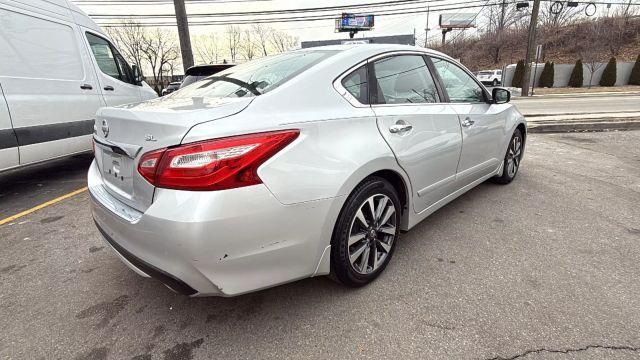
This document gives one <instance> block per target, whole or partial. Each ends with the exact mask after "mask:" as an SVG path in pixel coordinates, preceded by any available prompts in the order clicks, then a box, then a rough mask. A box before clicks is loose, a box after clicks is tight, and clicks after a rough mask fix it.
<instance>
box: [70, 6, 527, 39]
mask: <svg viewBox="0 0 640 360" xmlns="http://www.w3.org/2000/svg"><path fill="white" fill-rule="evenodd" d="M72 1H73V2H74V3H75V4H76V5H78V6H79V7H80V8H81V9H82V10H83V11H85V12H86V13H88V14H89V15H90V16H91V15H99V14H113V15H117V16H118V17H119V18H126V17H127V16H126V15H128V14H137V15H147V14H173V13H174V8H173V4H172V3H171V2H170V1H167V0H159V1H162V2H158V3H150V4H149V3H147V4H136V5H122V4H121V3H120V5H115V4H113V2H115V1H116V0H95V1H94V2H92V3H90V2H88V1H90V0H75V1H74V0H72ZM134 1H147V2H148V1H150V0H130V1H128V2H127V3H133V2H134ZM187 1H189V0H187ZM199 1H207V0H199ZM216 1H225V0H208V1H207V3H201V4H198V3H196V2H195V1H191V2H187V3H186V7H187V14H188V15H189V14H198V13H220V12H223V13H228V12H247V11H269V10H288V9H300V8H313V7H327V6H336V5H352V4H363V3H378V2H384V0H342V1H336V0H324V1H320V0H259V1H249V0H231V1H229V0H226V1H229V2H224V3H216ZM109 2H111V4H109ZM492 2H493V0H492ZM484 3H486V1H484V0H477V1H464V0H429V1H415V2H412V3H407V4H402V5H394V6H387V7H377V8H368V9H367V8H360V9H356V10H354V11H353V12H357V13H373V14H376V13H378V14H380V13H384V12H388V11H392V10H395V9H397V11H402V10H401V9H406V10H404V12H409V11H412V10H411V9H412V8H422V9H423V10H425V9H426V6H427V5H429V6H430V8H432V9H431V11H430V14H429V27H430V28H431V31H430V32H429V38H430V39H433V40H437V39H439V38H440V37H441V33H440V31H439V27H438V16H439V14H440V13H469V14H471V15H472V16H473V15H475V14H477V12H478V11H479V10H480V7H477V8H470V9H462V10H450V11H437V10H433V9H437V8H440V9H442V8H446V7H461V5H462V6H463V5H465V4H469V5H478V6H479V5H482V4H484ZM511 6H515V5H511ZM341 12H342V10H337V11H336V10H332V11H325V12H321V13H315V15H331V16H333V15H335V18H337V17H339V16H340V13H341ZM305 15H309V14H304V13H303V14H284V15H283V14H280V15H271V16H266V15H260V16H250V17H242V19H253V18H256V17H260V18H265V17H267V18H268V17H278V18H282V17H288V16H298V17H299V16H305ZM92 17H93V18H94V20H95V21H96V22H98V24H100V25H102V24H104V23H106V22H110V21H114V20H107V19H100V18H98V17H97V16H92ZM209 19H215V20H219V19H220V18H208V19H203V18H199V19H196V18H195V17H194V16H189V20H190V22H192V23H193V22H196V21H206V20H209ZM225 19H227V20H234V19H240V17H228V18H225ZM478 20H480V19H478ZM141 21H149V20H141ZM156 21H163V22H167V21H169V20H165V19H163V20H156ZM426 24H427V13H426V12H420V13H408V14H402V15H387V16H377V17H376V19H375V28H374V29H373V30H372V31H368V32H361V33H359V34H358V35H356V37H362V36H385V35H402V34H413V33H414V30H415V32H416V35H417V38H418V39H419V41H421V42H423V41H424V36H425V35H424V34H425V27H426ZM265 25H268V26H271V27H273V28H276V29H280V30H286V31H287V32H289V33H291V34H293V35H297V36H298V37H299V38H300V40H301V41H305V40H322V39H339V38H348V34H347V33H335V31H334V29H335V20H318V21H301V22H288V23H287V22H280V23H270V24H265ZM246 26H249V25H246ZM167 28H170V27H167ZM190 32H191V34H192V35H197V34H203V33H209V32H219V33H222V32H224V26H210V25H207V26H204V25H201V26H194V25H191V26H190Z"/></svg>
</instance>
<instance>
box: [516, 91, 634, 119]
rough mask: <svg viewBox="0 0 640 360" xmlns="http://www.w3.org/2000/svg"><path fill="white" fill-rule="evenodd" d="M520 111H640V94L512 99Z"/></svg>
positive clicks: (545, 112)
mask: <svg viewBox="0 0 640 360" xmlns="http://www.w3.org/2000/svg"><path fill="white" fill-rule="evenodd" d="M512 102H513V103H514V104H516V106H517V107H518V109H519V110H520V112H522V113H523V114H524V115H525V116H527V115H529V116H530V115H555V114H593V113H608V112H640V94H638V93H635V94H632V95H629V94H627V95H625V94H624V93H618V94H612V93H609V94H589V95H564V96H557V95H555V96H554V95H545V96H541V97H531V98H516V97H514V98H513V99H512Z"/></svg>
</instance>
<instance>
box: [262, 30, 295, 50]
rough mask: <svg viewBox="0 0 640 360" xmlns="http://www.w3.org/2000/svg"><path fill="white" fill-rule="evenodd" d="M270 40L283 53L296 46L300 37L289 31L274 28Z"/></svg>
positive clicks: (275, 48)
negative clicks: (290, 33)
mask: <svg viewBox="0 0 640 360" xmlns="http://www.w3.org/2000/svg"><path fill="white" fill-rule="evenodd" d="M269 42H270V43H271V45H272V46H273V48H274V50H275V51H276V52H278V53H283V52H285V51H289V50H291V49H294V48H296V47H297V46H298V42H299V39H298V37H297V36H292V35H289V34H288V33H287V32H284V31H278V30H274V31H272V32H271V36H270V37H269Z"/></svg>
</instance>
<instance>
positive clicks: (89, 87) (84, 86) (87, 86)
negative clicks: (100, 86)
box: [80, 84, 93, 90]
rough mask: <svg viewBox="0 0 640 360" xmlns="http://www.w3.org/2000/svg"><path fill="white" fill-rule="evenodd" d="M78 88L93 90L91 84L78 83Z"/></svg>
mask: <svg viewBox="0 0 640 360" xmlns="http://www.w3.org/2000/svg"><path fill="white" fill-rule="evenodd" d="M80 89H82V90H93V86H91V84H82V85H80Z"/></svg>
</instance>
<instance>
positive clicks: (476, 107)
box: [431, 57, 506, 187]
mask: <svg viewBox="0 0 640 360" xmlns="http://www.w3.org/2000/svg"><path fill="white" fill-rule="evenodd" d="M431 60H432V61H433V65H434V68H435V69H436V72H437V74H438V76H439V77H440V80H441V82H442V85H443V87H444V90H445V91H446V94H447V96H448V99H449V102H450V104H451V107H452V108H453V109H454V110H455V112H456V113H457V114H458V117H459V120H460V125H461V126H462V154H461V155H460V162H459V164H458V170H457V183H458V187H463V186H466V185H468V184H470V183H472V182H474V181H476V180H478V179H480V178H482V177H484V176H486V175H488V174H490V173H492V172H494V171H495V170H496V169H497V167H498V166H499V165H500V163H501V161H502V160H501V157H499V154H498V152H499V147H500V144H501V143H502V141H501V139H502V138H503V137H504V128H505V120H506V118H505V116H504V114H503V113H502V110H504V108H505V107H495V106H493V105H492V104H491V101H490V99H489V95H488V93H487V91H486V90H485V89H484V87H483V86H482V85H480V83H479V82H478V81H477V80H476V79H475V78H474V76H473V75H471V73H469V72H468V71H466V70H464V69H463V68H462V67H460V66H459V65H457V64H455V63H454V62H453V61H449V60H446V59H442V58H438V57H431Z"/></svg>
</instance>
